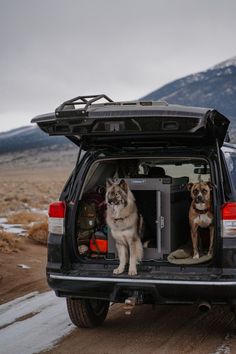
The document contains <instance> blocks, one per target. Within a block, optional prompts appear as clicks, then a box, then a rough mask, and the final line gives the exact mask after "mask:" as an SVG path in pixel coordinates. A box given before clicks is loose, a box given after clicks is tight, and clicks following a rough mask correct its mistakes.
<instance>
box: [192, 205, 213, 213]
mask: <svg viewBox="0 0 236 354" xmlns="http://www.w3.org/2000/svg"><path fill="white" fill-rule="evenodd" d="M193 209H194V210H195V211H197V212H198V214H206V213H207V212H208V211H209V210H210V209H209V208H207V209H204V210H200V209H197V208H196V207H195V206H194V207H193Z"/></svg>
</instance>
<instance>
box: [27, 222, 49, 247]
mask: <svg viewBox="0 0 236 354" xmlns="http://www.w3.org/2000/svg"><path fill="white" fill-rule="evenodd" d="M28 238H29V239H30V240H32V241H35V242H37V243H40V244H43V245H46V244H47V240H48V223H47V222H40V223H37V224H35V225H33V226H32V227H31V228H30V229H29V230H28Z"/></svg>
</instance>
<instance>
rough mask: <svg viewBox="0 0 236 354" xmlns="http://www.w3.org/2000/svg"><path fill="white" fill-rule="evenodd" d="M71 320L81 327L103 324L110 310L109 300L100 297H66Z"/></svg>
mask: <svg viewBox="0 0 236 354" xmlns="http://www.w3.org/2000/svg"><path fill="white" fill-rule="evenodd" d="M66 303H67V310H68V313H69V316H70V319H71V321H72V322H73V323H74V324H75V325H76V326H77V327H80V328H93V327H96V326H99V325H101V324H102V323H103V322H104V320H105V318H106V316H107V313H108V310H109V301H107V300H99V299H72V298H70V297H68V298H67V299H66Z"/></svg>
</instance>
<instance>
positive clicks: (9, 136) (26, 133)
mask: <svg viewBox="0 0 236 354" xmlns="http://www.w3.org/2000/svg"><path fill="white" fill-rule="evenodd" d="M54 145H56V146H57V148H60V146H63V145H68V146H72V145H74V144H72V143H70V142H69V141H68V139H66V138H64V137H50V136H48V135H47V134H45V133H43V132H42V131H41V130H40V129H39V128H38V127H37V126H33V125H31V126H26V127H21V128H18V129H13V130H10V131H8V132H4V133H0V154H3V153H6V152H16V151H23V150H30V149H33V148H43V147H53V146H54Z"/></svg>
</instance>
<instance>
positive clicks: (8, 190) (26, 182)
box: [0, 170, 68, 217]
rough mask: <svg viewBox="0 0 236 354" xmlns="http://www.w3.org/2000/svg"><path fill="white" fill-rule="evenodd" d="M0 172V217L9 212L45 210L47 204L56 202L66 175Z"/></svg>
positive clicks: (46, 172)
mask: <svg viewBox="0 0 236 354" xmlns="http://www.w3.org/2000/svg"><path fill="white" fill-rule="evenodd" d="M3 172H4V171H1V172H0V178H1V183H0V200H1V203H0V216H2V217H3V216H7V215H8V214H9V212H13V211H14V212H17V211H18V210H29V209H30V208H37V209H41V210H45V209H47V208H48V205H49V203H51V202H52V201H54V200H58V198H59V195H60V193H61V191H62V188H63V185H64V183H65V181H66V180H67V177H68V175H66V174H58V173H56V172H53V171H42V172H41V173H33V171H32V172H30V171H29V170H28V171H25V173H23V171H21V173H20V172H19V171H18V172H17V173H15V174H13V173H12V174H7V171H6V172H5V174H4V173H3Z"/></svg>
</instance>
